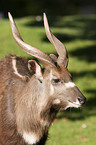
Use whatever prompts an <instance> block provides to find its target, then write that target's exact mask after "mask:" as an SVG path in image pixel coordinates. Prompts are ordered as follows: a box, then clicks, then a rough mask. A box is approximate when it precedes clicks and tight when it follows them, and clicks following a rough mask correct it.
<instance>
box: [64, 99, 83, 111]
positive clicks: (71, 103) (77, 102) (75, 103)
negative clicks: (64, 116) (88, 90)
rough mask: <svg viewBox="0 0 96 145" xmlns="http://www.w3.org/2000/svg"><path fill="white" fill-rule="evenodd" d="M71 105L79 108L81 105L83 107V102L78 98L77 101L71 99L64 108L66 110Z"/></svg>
mask: <svg viewBox="0 0 96 145" xmlns="http://www.w3.org/2000/svg"><path fill="white" fill-rule="evenodd" d="M69 107H74V108H79V107H81V104H80V102H79V101H78V100H76V102H71V101H69V102H68V105H67V106H66V107H65V108H64V110H66V109H67V108H69Z"/></svg>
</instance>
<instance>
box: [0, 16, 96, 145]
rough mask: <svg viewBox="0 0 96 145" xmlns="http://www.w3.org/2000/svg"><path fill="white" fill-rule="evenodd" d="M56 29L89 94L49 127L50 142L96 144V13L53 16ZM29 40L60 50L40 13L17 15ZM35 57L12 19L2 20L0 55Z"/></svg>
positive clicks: (73, 69)
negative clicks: (15, 33) (21, 43)
mask: <svg viewBox="0 0 96 145" xmlns="http://www.w3.org/2000/svg"><path fill="white" fill-rule="evenodd" d="M49 23H50V26H51V30H52V32H53V33H54V34H55V36H56V37H58V38H59V39H60V40H61V41H62V42H63V43H64V44H65V46H66V48H67V51H68V55H69V65H68V69H69V71H70V72H71V74H72V76H73V81H74V82H75V83H76V85H77V86H78V87H79V89H80V90H81V91H82V93H83V94H84V95H85V96H86V98H87V101H86V104H85V105H84V107H82V108H81V109H73V108H72V109H68V110H66V111H62V112H59V113H58V115H57V117H56V119H55V121H54V123H53V126H51V128H50V131H49V139H48V141H47V145H70V144H71V145H90V144H91V145H94V144H95V140H96V95H95V94H96V79H95V76H96V41H95V39H96V16H83V17H82V16H67V17H50V18H49ZM16 24H17V25H18V28H19V31H20V33H21V35H22V36H23V39H24V40H25V42H27V43H29V44H31V45H32V46H34V47H37V48H39V49H41V50H43V51H44V52H46V53H48V54H49V53H55V54H56V50H55V48H54V47H53V46H52V44H51V43H49V41H48V40H47V38H46V35H45V31H44V27H43V22H42V21H39V22H37V21H36V17H27V18H22V19H16ZM9 53H11V54H16V55H18V56H25V57H27V58H31V56H29V55H28V54H26V53H24V52H23V51H22V50H21V49H20V48H19V47H18V45H17V44H16V42H15V41H14V39H13V36H12V33H11V28H10V24H9V21H8V20H0V58H3V57H4V56H5V55H7V54H9Z"/></svg>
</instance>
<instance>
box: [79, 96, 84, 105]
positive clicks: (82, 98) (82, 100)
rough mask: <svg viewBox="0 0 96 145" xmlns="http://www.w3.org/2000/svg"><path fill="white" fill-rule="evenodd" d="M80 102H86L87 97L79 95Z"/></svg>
mask: <svg viewBox="0 0 96 145" xmlns="http://www.w3.org/2000/svg"><path fill="white" fill-rule="evenodd" d="M78 100H79V102H80V103H81V105H82V104H85V102H86V98H85V97H84V96H81V97H78Z"/></svg>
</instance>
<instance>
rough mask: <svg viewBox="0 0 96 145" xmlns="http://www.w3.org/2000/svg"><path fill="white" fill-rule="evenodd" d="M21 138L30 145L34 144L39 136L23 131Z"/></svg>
mask: <svg viewBox="0 0 96 145" xmlns="http://www.w3.org/2000/svg"><path fill="white" fill-rule="evenodd" d="M23 138H24V140H25V142H26V143H28V144H31V145H32V144H36V143H37V142H38V141H39V138H38V137H37V135H36V134H35V133H27V132H24V133H23Z"/></svg>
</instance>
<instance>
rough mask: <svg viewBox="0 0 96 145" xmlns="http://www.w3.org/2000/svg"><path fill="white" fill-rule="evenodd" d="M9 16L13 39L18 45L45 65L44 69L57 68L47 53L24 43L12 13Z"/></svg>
mask: <svg viewBox="0 0 96 145" xmlns="http://www.w3.org/2000/svg"><path fill="white" fill-rule="evenodd" d="M8 16H9V20H10V24H11V29H12V34H13V37H14V39H15V40H16V42H17V44H18V45H19V46H20V48H21V49H22V50H23V51H25V52H26V53H28V54H30V55H31V56H34V57H36V58H37V59H38V60H39V61H40V62H41V63H42V64H43V65H44V67H48V66H49V65H51V66H52V67H53V66H55V65H54V63H53V61H52V59H51V58H50V57H49V56H48V55H47V54H46V53H44V52H42V51H41V50H39V49H37V48H35V47H33V46H31V45H29V44H27V43H25V42H24V41H23V39H22V37H21V36H20V33H19V31H18V29H17V27H16V25H15V22H14V20H13V18H12V15H11V14H10V12H8Z"/></svg>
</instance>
